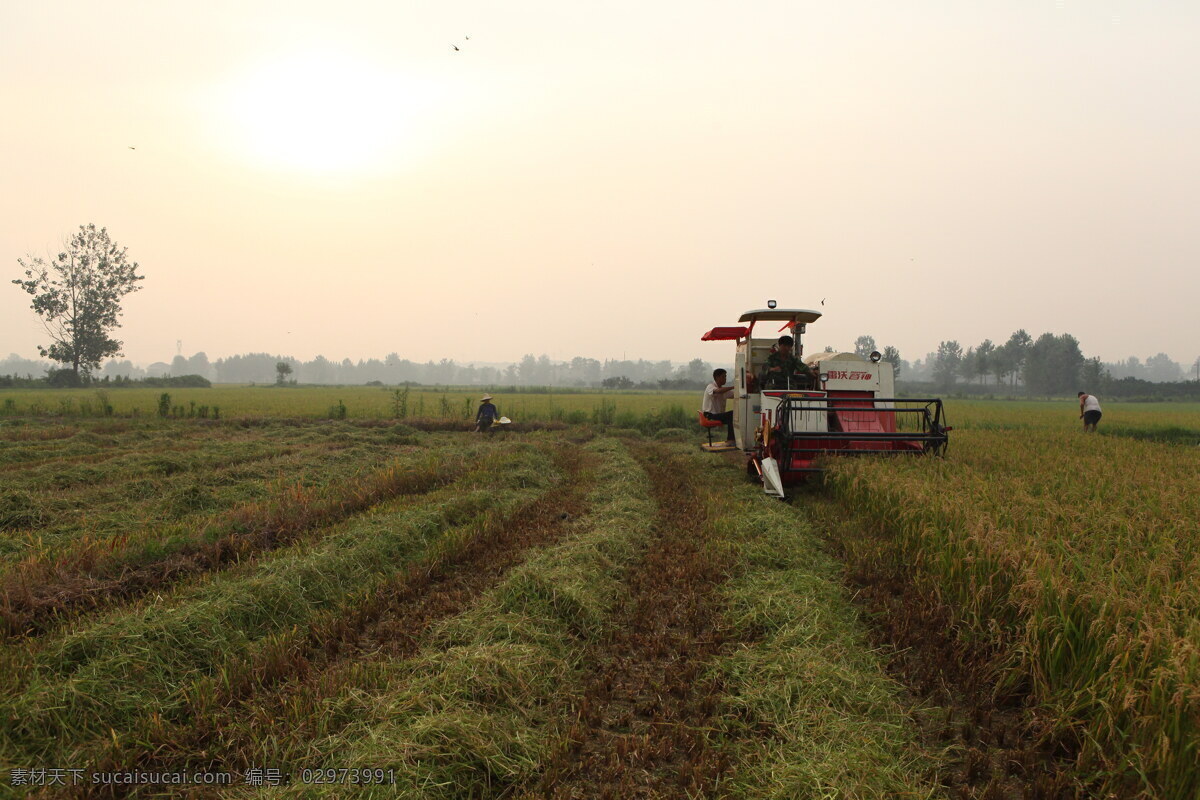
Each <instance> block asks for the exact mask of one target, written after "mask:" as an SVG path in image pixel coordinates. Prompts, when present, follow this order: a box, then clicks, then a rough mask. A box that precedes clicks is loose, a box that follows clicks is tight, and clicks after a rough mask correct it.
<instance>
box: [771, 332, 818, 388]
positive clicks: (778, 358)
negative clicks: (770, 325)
mask: <svg viewBox="0 0 1200 800" xmlns="http://www.w3.org/2000/svg"><path fill="white" fill-rule="evenodd" d="M795 344H796V342H795V340H794V339H792V337H790V336H780V337H779V341H778V342H776V344H775V346H774V347H772V348H771V352H770V354H769V355H768V356H767V363H766V364H765V365H764V367H763V371H762V375H761V376H759V379H758V383H759V385H760V386H761V387H762V388H764V389H811V388H812V387H814V386H816V381H817V376H816V372H815V371H814V370H813V368H812V367H810V366H808V365H807V364H805V363H804V362H803V361H801V360H800V359H799V358H797V357H796V355H795V354H794V353H793V352H792V347H794V346H795Z"/></svg>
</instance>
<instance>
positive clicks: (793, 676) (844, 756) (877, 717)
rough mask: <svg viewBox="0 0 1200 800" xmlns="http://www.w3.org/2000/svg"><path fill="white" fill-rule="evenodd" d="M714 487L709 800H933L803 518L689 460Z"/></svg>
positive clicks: (900, 709) (908, 727)
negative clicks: (713, 714) (720, 616)
mask: <svg viewBox="0 0 1200 800" xmlns="http://www.w3.org/2000/svg"><path fill="white" fill-rule="evenodd" d="M696 458H698V459H703V460H705V461H706V462H707V466H706V467H702V469H704V470H705V471H706V472H707V473H708V480H709V481H711V483H712V484H715V485H718V486H719V487H720V489H719V491H718V492H717V493H715V494H714V495H712V499H711V500H710V501H709V502H710V503H712V508H711V509H710V519H711V520H712V521H711V522H710V525H711V526H712V527H713V528H714V530H715V531H716V532H717V533H718V535H719V536H720V538H721V539H722V540H723V541H724V542H726V543H728V546H730V547H732V548H733V550H734V552H735V561H736V562H737V563H738V564H739V565H740V566H739V569H738V570H737V572H735V574H734V575H733V576H732V577H731V578H730V579H729V580H728V581H727V582H726V583H725V584H723V586H722V587H721V588H720V589H719V591H721V592H722V594H723V597H724V601H725V611H724V614H725V618H726V624H727V626H728V630H729V633H728V635H729V636H730V638H731V639H733V640H736V641H740V642H741V644H740V646H738V647H737V648H736V649H734V650H732V651H731V652H729V653H727V654H726V655H723V656H720V657H719V658H718V659H717V660H716V662H715V663H714V664H713V667H712V670H713V677H714V678H715V679H716V680H717V681H718V682H719V683H720V685H722V686H723V687H724V691H723V695H722V697H721V707H722V710H721V712H720V713H719V716H718V727H717V730H716V731H715V732H714V734H713V739H714V742H713V745H714V746H715V747H718V748H720V749H722V750H723V751H725V753H726V754H727V758H728V760H729V762H730V764H731V767H730V769H729V771H728V773H727V775H726V777H725V779H724V781H723V783H722V784H721V786H720V789H719V792H718V794H719V795H720V796H729V797H739V798H742V797H744V798H779V800H785V799H786V800H803V799H804V798H814V799H815V798H898V797H904V798H921V797H934V796H937V795H938V790H937V788H936V785H935V784H933V783H931V782H929V780H928V779H927V777H926V776H927V775H928V774H929V771H930V769H931V767H932V766H933V762H932V761H931V759H930V758H929V756H928V754H926V753H925V752H924V751H923V750H922V748H921V747H920V745H919V744H918V742H917V741H916V736H915V728H916V726H915V724H914V722H913V719H912V717H911V716H910V714H909V713H908V709H907V708H906V707H905V705H904V703H903V702H902V701H901V700H900V696H901V689H900V687H899V686H898V685H897V684H896V683H895V682H894V681H893V680H891V679H890V678H889V677H888V676H887V674H886V673H885V672H884V669H883V666H882V663H881V661H880V659H879V658H878V657H877V656H876V654H875V653H874V652H872V651H871V649H870V646H869V644H868V642H867V638H866V635H865V629H864V626H863V622H862V620H861V619H860V618H859V617H858V615H857V612H856V610H855V607H854V605H853V604H852V602H851V600H850V598H849V597H848V596H847V593H846V591H845V589H844V588H843V586H842V582H841V573H840V566H839V564H838V563H837V562H836V561H834V560H833V559H832V558H831V557H830V556H828V555H827V554H826V553H825V552H824V551H823V550H822V548H821V544H820V542H819V540H818V539H817V537H815V536H814V535H813V533H812V532H811V530H809V528H808V526H807V525H806V523H805V521H804V519H803V517H802V516H801V515H799V514H797V513H795V511H794V510H793V509H791V508H789V507H788V506H787V505H785V504H783V503H780V502H778V501H777V500H773V499H771V498H768V497H766V496H764V495H763V493H762V489H761V488H760V487H758V486H757V485H751V484H748V483H746V482H745V480H744V479H743V478H742V477H741V476H740V474H739V473H740V470H732V469H730V468H729V466H728V464H727V463H726V462H723V461H719V460H717V459H714V458H711V457H706V456H696Z"/></svg>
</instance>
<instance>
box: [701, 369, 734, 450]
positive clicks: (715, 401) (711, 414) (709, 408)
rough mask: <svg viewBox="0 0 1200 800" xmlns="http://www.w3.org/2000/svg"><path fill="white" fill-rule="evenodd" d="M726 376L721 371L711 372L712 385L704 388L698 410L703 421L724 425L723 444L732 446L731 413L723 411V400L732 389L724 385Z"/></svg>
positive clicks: (723, 371)
mask: <svg viewBox="0 0 1200 800" xmlns="http://www.w3.org/2000/svg"><path fill="white" fill-rule="evenodd" d="M726 374H727V373H726V372H725V370H723V369H714V370H713V379H712V383H710V384H709V385H708V386H706V387H705V388H704V402H703V403H702V404H701V405H700V410H701V411H702V412H704V418H705V419H711V420H716V421H719V422H724V423H725V431H726V436H725V443H726V444H733V443H734V440H733V412H732V411H726V410H725V400H726V398H727V397H728V396H729V393H730V392H732V391H733V387H732V386H726V385H725V376H726Z"/></svg>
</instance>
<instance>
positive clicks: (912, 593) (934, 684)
mask: <svg viewBox="0 0 1200 800" xmlns="http://www.w3.org/2000/svg"><path fill="white" fill-rule="evenodd" d="M793 502H794V504H795V506H796V507H797V508H798V509H799V510H800V511H801V513H805V514H811V516H812V518H813V520H814V522H815V523H816V524H817V525H818V526H820V528H821V529H823V530H824V531H826V539H827V541H828V542H829V543H830V546H831V550H832V552H833V553H834V555H835V556H837V557H838V558H839V560H841V561H842V562H843V563H844V564H845V565H846V572H845V578H846V583H847V585H848V586H849V587H850V588H851V590H853V592H854V596H855V601H856V602H857V603H858V604H859V605H860V606H862V607H863V608H864V609H865V610H866V612H867V613H866V615H864V616H865V619H866V620H867V622H868V626H867V630H868V632H869V634H870V636H871V639H872V644H874V645H875V646H877V647H878V648H879V649H880V651H881V653H883V654H884V655H885V656H886V657H887V661H888V663H887V667H888V671H889V672H890V673H891V674H892V676H893V677H894V678H896V679H897V680H899V681H900V682H901V683H903V684H904V685H905V686H906V687H907V688H908V690H909V691H910V692H912V694H913V695H914V696H915V698H916V699H918V700H919V701H920V703H921V704H922V705H925V706H933V707H936V708H938V709H941V711H940V712H939V713H937V714H936V715H930V716H929V717H927V718H926V719H924V720H922V723H923V725H922V730H921V734H922V738H923V739H924V740H925V742H926V744H927V745H928V746H929V748H930V749H931V750H932V751H938V752H942V753H943V754H944V758H945V761H944V763H945V767H944V769H943V770H942V774H941V776H940V777H941V780H942V783H943V785H944V787H945V788H946V790H947V793H948V794H949V796H951V797H954V798H956V799H957V800H1031V799H1032V798H1037V800H1082V799H1083V798H1085V797H1090V796H1091V795H1090V794H1089V793H1088V792H1087V790H1086V788H1085V787H1083V786H1080V785H1078V783H1077V781H1076V780H1075V779H1074V778H1072V777H1071V776H1070V774H1069V771H1068V770H1069V767H1070V764H1071V756H1072V753H1071V751H1072V750H1073V749H1074V748H1073V747H1072V746H1071V745H1070V744H1069V743H1067V742H1063V741H1055V740H1054V739H1052V738H1051V737H1050V736H1049V735H1048V731H1047V729H1046V726H1044V725H1043V724H1041V723H1040V722H1039V721H1038V719H1037V716H1036V712H1035V711H1034V710H1033V709H1032V708H1030V707H1029V706H1028V704H1027V700H1028V698H1027V687H1026V686H1023V685H1016V686H1008V687H1002V686H1000V685H998V679H999V676H1000V665H1001V662H1002V659H1003V653H1001V652H999V651H998V650H995V649H992V650H988V649H985V648H983V647H982V646H969V645H966V644H964V643H962V642H960V641H959V640H957V639H956V638H955V637H954V635H953V633H952V631H953V630H954V617H953V613H952V610H951V609H950V608H948V607H946V606H944V605H941V604H939V603H938V602H936V601H935V600H933V599H931V598H929V597H926V596H924V595H923V594H921V593H920V592H919V591H918V590H917V589H916V587H915V586H914V585H913V582H912V576H911V574H909V573H908V572H907V571H906V570H903V569H900V568H897V567H894V566H889V564H895V563H896V560H895V559H892V558H888V557H882V558H872V559H869V560H870V562H871V563H870V565H868V564H867V563H866V561H867V560H866V559H863V560H859V561H855V560H853V559H850V558H848V557H847V556H848V554H847V553H846V551H845V549H844V547H843V546H842V545H841V542H844V541H846V540H847V537H854V539H856V540H862V539H864V538H866V537H880V538H881V540H882V539H886V533H885V532H879V531H871V530H866V529H864V528H863V527H862V526H861V525H859V524H856V523H855V522H854V521H853V516H852V514H851V515H850V516H847V514H848V511H847V509H846V508H845V507H843V506H842V505H840V504H839V503H837V502H836V501H834V500H831V499H829V498H827V497H824V496H822V495H821V494H820V493H819V492H817V491H810V492H807V493H806V494H803V495H800V496H799V497H798V498H796V499H795V500H794V501H793ZM884 546H886V545H884Z"/></svg>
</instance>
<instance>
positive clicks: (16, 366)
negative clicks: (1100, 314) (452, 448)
mask: <svg viewBox="0 0 1200 800" xmlns="http://www.w3.org/2000/svg"><path fill="white" fill-rule="evenodd" d="M18 263H19V264H20V265H21V267H22V268H23V269H24V277H23V278H18V279H16V280H13V281H12V283H14V284H16V285H17V286H18V287H19V288H20V289H21V290H22V291H24V292H25V293H27V294H28V295H30V297H31V298H32V302H31V303H30V308H31V309H32V310H33V311H34V312H36V313H37V314H38V316H39V317H41V318H42V322H43V325H44V327H45V329H46V332H47V335H48V336H49V337H50V340H51V341H50V344H49V345H46V346H42V345H39V346H38V352H39V354H40V355H41V356H42V357H43V358H48V359H50V360H51V361H55V362H58V363H59V364H62V365H64V366H63V367H62V368H60V369H57V370H56V369H51V368H48V367H47V366H46V365H45V362H33V361H27V360H26V359H23V358H21V357H20V356H17V355H16V354H13V355H10V356H9V358H8V359H6V360H5V361H2V362H0V376H6V378H7V379H6V380H0V386H14V385H17V384H18V380H17V376H19V375H22V374H24V375H26V376H27V378H26V379H25V382H35V381H46V382H47V383H49V384H50V385H53V386H79V385H83V384H85V383H90V382H92V381H94V380H101V381H108V382H114V381H116V380H120V381H128V380H137V379H146V378H153V379H163V378H164V377H166V376H173V377H175V378H181V377H184V376H199V378H200V379H202V380H205V381H216V382H218V383H272V382H274V383H278V384H285V385H286V384H291V383H308V384H366V383H380V384H404V383H409V384H440V385H485V386H492V385H511V386H578V387H604V388H635V387H637V388H660V389H672V388H678V389H684V388H697V387H700V386H703V385H704V384H706V383H707V382H708V380H709V379H710V376H711V373H712V366H711V365H710V364H709V363H708V362H706V361H704V360H702V359H699V358H695V359H692V360H691V361H689V362H688V363H686V364H681V365H676V364H673V363H672V362H670V361H647V360H645V359H638V360H637V361H629V360H620V361H617V360H611V359H606V360H604V361H599V360H597V359H593V358H583V357H576V358H573V359H571V360H570V361H558V362H556V361H551V360H550V359H549V357H547V356H546V355H545V354H543V355H541V356H538V357H535V356H533V355H532V354H528V355H526V356H524V357H523V358H522V359H521V360H520V361H519V362H516V363H513V364H508V365H506V366H503V367H500V366H490V365H482V366H477V365H475V364H465V365H464V364H458V363H456V362H454V361H453V360H450V359H442V360H440V361H437V362H434V361H426V362H424V363H420V362H414V361H411V360H409V359H405V358H401V357H400V355H399V354H397V353H390V354H388V355H387V356H386V357H385V358H384V359H367V360H365V361H364V360H359V361H357V362H353V361H351V360H350V359H348V358H346V359H343V360H341V361H340V362H338V361H331V360H329V359H327V358H325V357H324V356H317V357H316V358H314V359H313V360H311V361H300V360H298V359H295V358H291V357H286V356H278V355H271V354H268V353H247V354H245V355H235V356H230V357H228V358H221V359H218V360H217V361H215V362H211V363H210V362H209V359H208V356H207V355H206V354H205V353H203V352H201V353H196V354H194V355H192V356H191V357H190V358H184V357H183V355H182V354H180V355H177V356H176V357H175V358H174V359H173V360H172V362H171V363H170V364H167V363H165V362H157V363H155V364H151V365H150V366H149V367H147V368H145V369H144V370H143V369H142V368H140V367H136V366H134V365H133V364H132V363H131V362H130V361H128V360H125V361H117V360H116V357H119V356H121V355H122V354H121V348H122V346H123V345H122V343H121V342H120V341H118V340H116V339H113V338H112V336H111V334H112V333H114V332H115V331H116V330H117V329H118V328H119V327H120V322H119V317H120V316H121V300H122V299H123V298H124V297H125V296H126V295H128V294H130V293H132V292H136V291H139V290H140V289H141V287H140V286H139V285H138V284H139V283H140V282H141V281H142V280H144V276H143V275H140V274H138V265H137V263H136V262H131V261H130V260H129V258H128V255H127V252H126V248H122V247H120V246H119V245H117V244H116V243H115V242H113V241H112V240H111V239H110V238H109V236H108V231H107V230H106V229H104V228H100V229H97V228H96V226H95V225H93V224H89V225H81V226H79V231H78V232H77V233H75V234H74V235H73V236H72V237H71V238H69V239H68V240H67V241H66V242H65V243H64V248H63V250H62V252H60V253H59V254H58V255H57V256H55V257H54V258H52V259H49V260H47V259H44V258H40V257H32V256H31V257H28V259H18ZM854 350H855V352H856V353H858V354H859V355H862V356H864V357H868V356H869V355H870V354H871V353H873V352H874V351H875V350H876V344H875V339H874V338H873V337H872V336H869V335H863V336H860V337H858V339H857V340H856V341H855V347H854ZM832 351H833V348H832V347H828V348H826V352H832ZM881 355H882V358H883V359H884V360H886V361H888V362H890V363H892V364H893V365H894V367H895V369H896V377H897V379H898V380H902V381H907V382H909V383H921V382H924V383H931V384H933V385H934V386H935V387H936V388H938V389H940V390H942V391H954V389H955V387H956V386H957V385H958V382H959V380H960V379H962V380H963V381H965V382H967V383H968V384H971V383H977V384H979V385H987V384H988V382H989V381H992V382H993V385H994V386H997V387H999V386H1007V387H1008V388H1009V389H1010V390H1015V389H1017V388H1018V387H1020V388H1022V389H1023V390H1024V391H1025V393H1027V394H1032V395H1047V396H1049V395H1062V394H1070V393H1072V392H1073V387H1076V386H1078V385H1080V384H1087V385H1088V386H1089V387H1094V388H1100V387H1105V388H1106V389H1108V390H1112V389H1113V388H1114V387H1118V386H1120V385H1121V384H1122V382H1124V387H1125V388H1127V389H1128V388H1139V387H1140V385H1141V384H1146V383H1148V382H1150V381H1160V382H1165V383H1185V381H1184V377H1185V371H1184V368H1183V367H1182V366H1181V365H1179V364H1177V363H1175V362H1174V361H1172V360H1171V359H1170V358H1168V357H1167V356H1166V355H1165V354H1164V353H1159V354H1157V355H1155V356H1152V357H1150V358H1148V359H1147V360H1146V362H1145V364H1142V362H1140V361H1139V360H1138V359H1137V358H1136V357H1130V358H1129V359H1126V360H1125V361H1122V362H1117V363H1116V364H1104V363H1102V362H1101V361H1100V360H1099V359H1098V358H1087V357H1085V356H1084V355H1083V352H1082V350H1081V349H1080V346H1079V340H1078V339H1076V338H1075V337H1074V336H1072V335H1070V334H1068V333H1063V334H1058V335H1055V334H1051V333H1043V334H1042V335H1041V336H1039V337H1038V338H1037V339H1034V338H1033V337H1032V336H1030V335H1029V334H1028V333H1027V332H1026V331H1025V330H1024V329H1020V330H1017V331H1015V332H1014V333H1013V334H1012V335H1011V336H1010V337H1009V339H1008V341H1007V342H1005V343H1004V344H1003V345H997V344H995V343H993V342H992V341H991V340H990V339H985V340H984V341H982V342H980V343H979V344H978V345H973V346H970V347H968V348H967V349H966V350H965V351H964V350H963V348H962V345H960V344H959V343H958V341H957V340H946V341H942V342H941V343H939V345H938V348H937V351H936V352H934V353H929V354H927V355H926V357H925V359H924V360H922V359H917V360H916V361H914V362H912V363H911V364H910V363H909V362H907V361H905V360H904V359H902V358H901V355H900V352H899V350H898V349H897V348H895V347H892V346H887V347H884V348H883V350H882V352H881ZM106 359H107V361H106ZM101 364H103V367H101ZM1195 368H1196V373H1197V374H1196V381H1195V382H1194V383H1195V384H1197V385H1200V358H1198V359H1197V360H1196V364H1195ZM37 372H42V373H45V375H46V377H44V378H34V377H33V376H34V374H35V373H37ZM290 375H294V376H295V377H293V378H288V377H287V376H290ZM1187 383H1192V382H1187Z"/></svg>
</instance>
